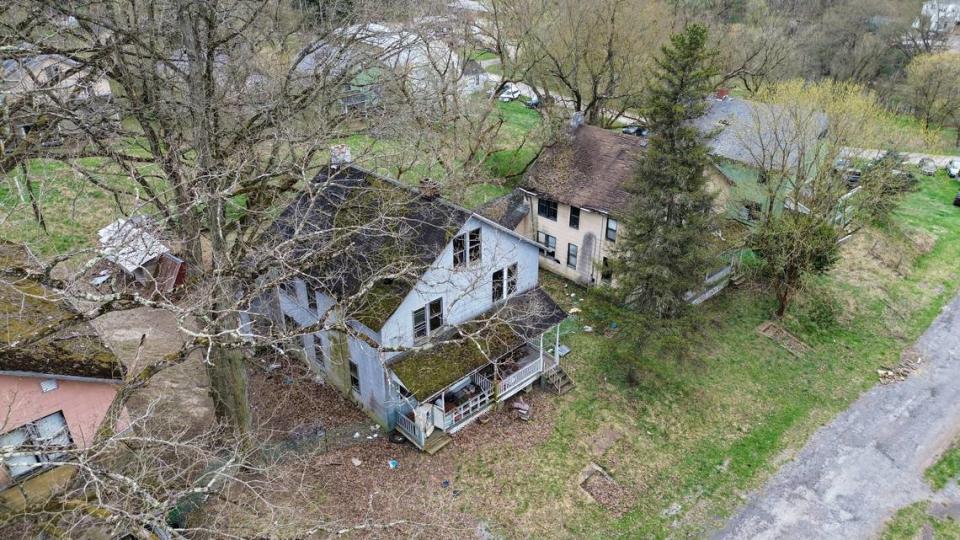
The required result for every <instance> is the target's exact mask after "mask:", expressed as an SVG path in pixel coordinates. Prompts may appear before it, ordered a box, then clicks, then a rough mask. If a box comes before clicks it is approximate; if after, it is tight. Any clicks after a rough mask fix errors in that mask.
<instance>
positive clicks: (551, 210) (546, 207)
mask: <svg viewBox="0 0 960 540" xmlns="http://www.w3.org/2000/svg"><path fill="white" fill-rule="evenodd" d="M537 215H538V216H540V217H543V218H547V219H549V220H553V221H556V220H557V202H556V201H549V200H547V199H537Z"/></svg>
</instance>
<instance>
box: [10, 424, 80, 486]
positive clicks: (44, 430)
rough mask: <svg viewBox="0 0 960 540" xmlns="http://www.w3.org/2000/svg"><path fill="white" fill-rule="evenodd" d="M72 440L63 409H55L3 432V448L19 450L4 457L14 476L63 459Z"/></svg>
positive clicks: (16, 476)
mask: <svg viewBox="0 0 960 540" xmlns="http://www.w3.org/2000/svg"><path fill="white" fill-rule="evenodd" d="M72 443H73V441H72V440H71V438H70V430H69V429H68V428H67V421H66V419H65V418H64V417H63V412H60V411H58V412H55V413H53V414H51V415H49V416H45V417H43V418H41V419H39V420H35V421H33V422H30V423H29V424H26V425H23V426H20V427H19V428H17V429H15V430H13V431H9V432H7V433H5V434H3V435H0V449H3V450H6V451H14V452H17V453H18V454H17V455H15V456H8V457H7V458H6V459H4V465H6V467H7V471H8V472H9V473H10V476H11V477H12V478H18V477H21V476H24V475H27V474H29V473H31V472H33V471H35V470H38V469H41V468H44V467H46V466H48V464H50V463H52V462H57V461H61V460H63V459H64V458H65V457H66V455H67V453H66V452H65V451H64V450H66V449H67V448H69V447H70V445H71V444H72Z"/></svg>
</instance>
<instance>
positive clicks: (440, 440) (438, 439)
mask: <svg viewBox="0 0 960 540" xmlns="http://www.w3.org/2000/svg"><path fill="white" fill-rule="evenodd" d="M452 440H453V439H452V438H451V437H450V435H447V434H446V433H445V432H443V431H440V430H439V429H435V430H433V433H431V434H430V436H429V437H427V439H426V440H425V441H424V443H423V448H421V450H423V451H424V452H426V453H428V454H430V455H431V456H432V455H433V454H436V453H437V452H439V451H440V449H441V448H443V447H444V446H446V445H448V444H450V441H452Z"/></svg>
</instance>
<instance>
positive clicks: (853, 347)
mask: <svg viewBox="0 0 960 540" xmlns="http://www.w3.org/2000/svg"><path fill="white" fill-rule="evenodd" d="M956 189H957V186H956V184H955V183H953V182H952V181H950V180H949V179H947V178H946V177H945V175H943V174H942V173H941V174H940V175H938V176H937V177H936V178H925V179H923V180H922V187H921V190H920V191H919V192H917V193H913V194H911V195H909V197H908V198H907V200H906V201H905V202H904V204H903V205H902V207H901V209H900V210H899V211H898V212H897V214H896V216H895V219H894V223H893V224H891V225H888V226H886V227H883V228H880V229H871V230H869V231H867V232H864V233H862V234H861V235H860V236H859V237H856V238H855V239H854V240H852V241H851V242H849V243H847V244H846V245H845V247H844V250H845V259H844V261H843V262H842V263H841V264H840V265H839V266H838V268H836V269H835V271H834V272H832V273H831V275H830V276H828V277H826V278H823V279H819V280H816V281H815V283H813V284H811V290H812V291H815V292H816V293H817V294H816V295H813V294H805V295H802V296H801V297H800V298H799V299H798V300H797V302H796V303H795V304H794V305H793V307H792V308H791V310H790V311H789V313H788V316H787V318H786V319H785V321H784V325H785V326H786V327H787V328H788V329H789V330H790V331H791V332H793V333H794V334H795V335H796V336H798V337H799V338H800V339H802V340H803V341H804V342H806V343H807V344H808V345H809V346H810V347H811V351H810V352H808V353H806V354H803V355H801V356H799V357H797V356H794V355H792V354H790V353H788V352H787V351H786V350H784V349H783V348H781V347H780V346H779V345H777V344H775V343H774V342H773V341H771V340H769V339H768V338H765V337H762V336H759V335H758V334H757V333H756V330H755V329H756V327H757V326H758V325H760V324H761V323H762V322H764V321H765V320H767V318H768V316H769V314H770V313H771V312H772V311H773V309H774V301H773V300H772V299H771V298H770V296H769V295H768V294H766V293H764V292H762V291H760V290H757V289H754V288H750V287H746V288H740V289H731V290H728V291H726V292H724V293H723V294H721V295H720V296H718V297H717V298H715V299H713V300H711V301H710V302H708V303H706V304H705V305H704V306H702V309H700V310H698V312H697V321H696V325H697V328H698V330H697V333H696V336H695V337H694V338H692V339H690V338H687V337H683V336H669V335H666V336H663V335H661V336H659V337H658V338H657V339H655V340H652V341H651V342H648V343H647V344H646V345H645V346H644V347H643V348H641V349H640V350H636V348H635V347H633V346H631V345H630V343H629V341H628V340H627V339H624V335H625V333H626V332H624V326H625V325H627V329H629V325H630V324H633V322H632V319H633V318H632V317H631V314H630V313H629V312H627V311H625V310H623V309H622V308H619V307H616V306H613V305H610V304H608V303H606V302H604V301H603V300H602V299H600V298H596V297H594V296H593V295H586V297H585V298H584V299H583V300H574V299H572V298H571V297H570V296H569V295H570V294H571V293H573V294H575V295H577V297H578V298H579V297H580V296H581V295H583V291H580V290H579V289H577V288H576V287H574V286H573V285H571V284H567V283H565V282H562V281H561V280H559V279H556V278H552V277H549V276H545V277H544V280H543V281H544V283H545V286H546V287H547V288H548V290H550V291H551V292H552V293H553V294H554V296H555V298H558V299H560V301H562V302H563V303H565V305H566V306H567V307H571V306H572V305H576V306H577V307H580V308H582V309H583V312H582V313H581V314H580V315H579V316H580V317H581V319H580V320H579V321H577V323H576V326H577V327H579V328H582V325H590V326H592V327H593V328H594V329H595V330H596V331H595V332H592V333H586V332H583V331H577V332H574V333H571V334H569V335H568V336H566V337H565V338H564V340H563V341H564V342H565V343H566V344H567V345H569V346H570V347H571V348H572V351H573V352H572V353H570V355H568V356H567V358H566V359H565V361H566V366H567V367H568V368H569V371H570V372H571V374H572V377H573V379H574V380H575V382H576V384H577V387H576V389H574V390H573V391H572V392H570V393H569V394H566V395H565V396H562V397H559V398H557V399H559V400H560V405H559V411H558V412H557V414H556V418H555V428H554V431H553V434H552V436H551V437H550V438H549V440H548V441H547V442H546V443H544V444H542V445H539V446H538V447H537V448H536V449H535V450H533V451H530V452H525V453H524V454H523V455H516V454H514V453H510V451H509V450H503V449H498V448H497V446H496V445H495V444H491V445H489V446H488V447H486V448H485V449H484V450H483V451H482V452H480V453H479V454H478V455H477V456H476V458H475V459H474V460H472V461H470V462H466V463H463V464H462V466H461V471H460V477H461V478H460V481H461V482H466V483H467V484H468V485H469V486H470V488H469V489H467V490H465V495H464V505H465V507H466V508H467V509H469V510H470V511H472V512H475V513H476V514H478V515H479V516H480V517H481V518H483V519H487V520H489V521H490V522H493V523H497V524H498V525H499V527H500V530H499V532H502V533H504V534H507V535H508V536H511V537H529V536H532V537H552V538H556V537H589V538H611V537H631V538H636V537H641V538H647V537H653V538H661V537H667V536H672V537H684V536H690V535H692V536H702V535H703V534H704V533H705V532H706V531H709V530H710V529H712V528H713V527H715V526H717V525H718V524H720V523H721V522H722V521H723V520H724V518H725V517H726V516H728V515H729V514H730V513H731V512H733V511H734V510H735V509H736V508H737V507H738V506H739V505H740V504H742V502H743V500H744V497H745V496H746V494H747V493H749V492H750V490H752V489H755V488H757V487H758V486H760V485H761V484H762V482H763V481H764V480H765V479H766V478H767V477H768V476H769V475H770V474H771V473H773V472H774V471H775V470H776V469H777V467H778V466H779V464H781V463H783V462H784V461H786V460H788V459H789V458H790V456H791V455H792V454H793V453H794V452H796V451H797V450H799V449H800V448H801V447H802V445H803V444H804V441H806V439H807V438H808V437H809V435H810V434H811V433H812V432H813V431H814V430H815V429H816V428H817V427H819V426H821V425H823V424H824V423H826V422H828V421H829V420H830V419H832V418H833V417H834V416H835V415H836V414H837V413H838V412H840V411H841V410H843V409H844V408H846V407H847V406H848V405H849V404H850V403H851V401H853V400H854V399H855V398H856V397H857V396H858V395H859V394H860V393H861V392H863V391H864V390H866V389H868V388H870V387H871V386H873V385H874V384H876V383H877V375H876V369H877V368H878V367H879V366H890V365H894V364H896V362H897V361H898V359H899V355H900V353H901V351H902V350H903V349H904V348H906V347H908V346H909V345H910V344H912V343H913V341H914V340H915V339H916V338H917V337H918V336H919V334H920V333H921V332H922V331H923V329H924V328H926V327H927V326H928V325H929V323H930V322H931V321H932V319H933V318H934V317H935V316H936V315H937V313H938V312H939V310H940V309H941V307H942V306H943V305H944V303H945V302H946V301H948V300H949V299H950V298H951V297H952V296H953V295H954V293H955V291H956V290H957V288H958V286H960V275H958V274H957V272H956V261H957V260H960V209H957V208H954V207H952V206H951V205H950V203H951V201H952V198H953V195H954V194H955V193H956ZM894 254H904V255H902V256H899V257H898V256H895V255H894ZM819 298H827V299H828V300H821V299H819ZM614 325H615V326H616V328H615V329H612V328H613V327H614ZM611 329H612V330H611ZM605 330H610V331H609V332H604V331H605ZM607 334H609V335H607ZM683 343H687V344H688V345H689V350H688V351H687V353H686V354H683V355H678V354H675V351H676V350H677V349H679V348H680V345H681V344H683ZM631 368H633V369H632V370H631ZM611 440H613V441H615V442H613V443H609V441H611ZM600 441H608V443H607V444H600ZM591 463H596V464H598V465H600V466H602V467H603V468H604V469H605V470H606V471H608V472H609V473H610V475H611V476H612V478H613V479H614V480H615V481H616V482H617V483H618V484H619V486H620V487H621V488H622V492H621V493H620V494H619V495H618V497H619V498H620V499H621V500H622V502H623V503H624V507H625V508H626V511H624V512H614V511H611V510H607V509H605V508H604V507H601V506H599V505H598V504H594V503H590V502H588V501H587V499H586V497H585V496H584V495H583V494H582V492H581V490H580V488H579V487H578V484H579V475H580V473H581V471H583V470H584V468H585V467H587V466H588V465H589V464H591Z"/></svg>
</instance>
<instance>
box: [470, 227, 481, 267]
mask: <svg viewBox="0 0 960 540" xmlns="http://www.w3.org/2000/svg"><path fill="white" fill-rule="evenodd" d="M480 248H481V246H480V229H479V228H478V229H474V230H472V231H470V262H477V261H479V260H480Z"/></svg>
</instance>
